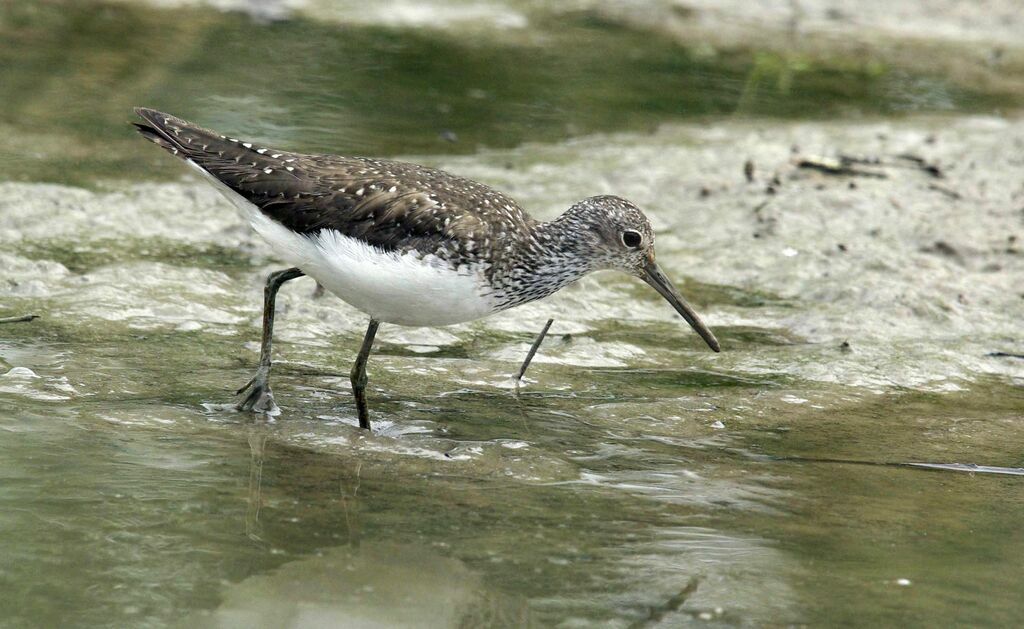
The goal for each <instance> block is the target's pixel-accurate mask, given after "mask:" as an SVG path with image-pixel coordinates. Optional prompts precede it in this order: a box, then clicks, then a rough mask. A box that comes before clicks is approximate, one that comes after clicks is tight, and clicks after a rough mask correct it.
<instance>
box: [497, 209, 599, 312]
mask: <svg viewBox="0 0 1024 629" xmlns="http://www.w3.org/2000/svg"><path fill="white" fill-rule="evenodd" d="M567 214H568V213H566V214H563V215H562V216H560V217H559V218H557V219H555V220H553V221H550V222H547V223H536V224H534V225H533V229H532V230H531V232H530V233H529V235H528V236H527V237H525V238H523V240H522V241H520V243H519V245H518V246H517V247H516V248H515V252H514V253H513V255H511V256H509V258H508V264H507V265H505V268H504V269H503V273H502V279H501V281H500V283H499V286H500V287H501V288H500V289H499V290H498V291H497V294H496V296H497V297H498V303H499V309H500V310H504V309H505V308H511V307H512V306H518V305H520V304H524V303H527V302H531V301H535V300H537V299H543V298H544V297H547V296H549V295H551V294H553V293H555V292H557V291H558V290H560V289H562V288H564V287H565V286H568V285H569V284H572V283H573V282H575V281H576V280H578V279H580V278H581V277H583V276H584V275H586V274H587V273H590V272H591V271H594V270H596V268H593V264H592V257H591V256H590V255H588V253H589V249H588V247H587V246H586V241H584V240H583V239H581V237H580V236H581V234H580V233H579V230H577V229H575V227H574V224H573V221H572V218H571V217H570V216H567Z"/></svg>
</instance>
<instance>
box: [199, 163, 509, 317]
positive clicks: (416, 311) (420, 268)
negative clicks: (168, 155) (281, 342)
mask: <svg viewBox="0 0 1024 629" xmlns="http://www.w3.org/2000/svg"><path fill="white" fill-rule="evenodd" d="M190 163H191V162H190ZM192 165H193V166H195V168H196V169H197V170H198V171H200V172H202V173H203V175H204V176H205V177H206V178H207V179H209V180H211V181H212V182H214V184H215V185H216V186H217V188H218V189H219V190H220V191H221V192H222V193H223V194H224V195H225V196H226V197H227V198H228V199H229V200H230V201H231V202H232V203H233V204H234V205H235V206H236V207H237V208H238V209H239V210H240V211H241V212H242V215H243V216H244V217H245V218H246V219H247V220H248V221H249V223H250V224H251V225H252V227H253V229H255V230H256V232H257V233H258V234H259V235H260V236H262V237H263V238H264V239H265V240H266V241H267V242H268V243H269V244H270V246H271V248H272V249H273V250H274V252H275V253H276V254H277V255H279V256H281V258H283V259H284V260H285V261H286V262H288V263H289V264H292V265H294V266H297V267H299V268H300V269H302V271H303V272H304V273H305V274H306V275H309V276H310V277H312V278H313V279H315V280H316V281H318V282H320V284H321V285H322V286H323V287H324V288H326V289H327V290H329V291H331V292H332V293H334V294H335V295H337V296H338V297H340V298H341V299H343V300H344V301H346V302H347V303H349V304H351V305H352V306H354V307H356V308H358V309H359V310H361V311H363V312H365V313H366V314H368V315H369V316H370V317H372V318H374V319H376V320H378V321H382V322H386V323H396V324H398V325H407V326H439V325H450V324H453V323H462V322H464V321H472V320H474V319H479V318H480V317H484V316H486V315H488V314H491V313H492V312H494V302H493V300H492V299H491V298H490V297H489V293H490V291H488V290H487V284H486V282H485V278H484V277H483V274H482V273H481V272H480V269H475V270H474V269H470V268H463V269H460V270H458V271H455V270H453V269H451V267H449V266H448V265H447V264H446V263H444V262H443V261H442V260H439V259H438V258H436V257H434V256H431V255H428V256H418V255H415V254H412V253H407V254H404V255H403V254H398V253H395V252H386V251H383V250H381V249H378V248H377V247H373V246H370V245H367V244H366V243H364V242H362V241H360V240H357V239H355V238H349V237H348V236H345V235H342V234H341V233H339V232H337V231H334V230H331V229H324V230H321V231H320V233H319V234H315V235H309V236H303V235H300V234H296V233H295V232H293V231H291V230H289V229H288V228H286V227H285V226H283V225H281V224H280V223H278V222H276V221H274V220H273V219H271V218H269V217H267V216H265V215H264V214H263V213H262V212H260V210H259V208H257V207H256V206H255V205H253V204H252V203H250V202H249V201H247V200H246V199H245V198H243V197H242V196H241V195H239V194H238V193H236V192H234V191H233V190H231V189H230V188H228V187H227V186H225V185H224V184H222V183H221V182H220V181H218V180H217V179H216V178H214V177H213V176H212V175H210V174H209V173H207V172H206V171H205V170H203V169H202V168H200V167H198V166H196V165H195V164H192Z"/></svg>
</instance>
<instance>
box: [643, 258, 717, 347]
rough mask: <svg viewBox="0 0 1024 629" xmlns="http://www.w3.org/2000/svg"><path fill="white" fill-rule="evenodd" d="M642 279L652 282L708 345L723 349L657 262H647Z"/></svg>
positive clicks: (652, 285) (653, 286)
mask: <svg viewBox="0 0 1024 629" xmlns="http://www.w3.org/2000/svg"><path fill="white" fill-rule="evenodd" d="M642 279H643V280H644V281H645V282H647V283H648V284H650V285H651V287H652V288H654V290H656V291H658V294H659V295H661V296H662V297H664V298H665V300H666V301H667V302H668V303H670V304H672V307H673V308H675V309H676V312H678V313H679V314H680V315H681V316H682V317H683V318H684V319H686V322H687V323H689V324H690V327H692V328H693V329H694V331H695V332H696V333H697V334H699V335H700V337H701V338H702V339H704V342H705V343H707V344H708V347H710V348H711V349H713V350H714V351H716V352H720V351H722V348H721V346H720V345H719V344H718V339H716V338H715V335H714V334H712V333H711V330H709V329H708V326H706V325H704V322H703V321H701V320H700V317H698V316H697V313H696V312H694V310H693V308H691V307H690V304H688V303H686V300H685V299H683V296H682V295H680V294H679V291H677V290H676V287H675V286H673V285H672V282H670V281H669V280H668V278H667V277H665V274H664V273H662V272H661V268H660V267H659V266H658V264H657V263H656V262H654V261H653V260H652V261H650V262H649V263H647V266H645V267H644V274H643V276H642Z"/></svg>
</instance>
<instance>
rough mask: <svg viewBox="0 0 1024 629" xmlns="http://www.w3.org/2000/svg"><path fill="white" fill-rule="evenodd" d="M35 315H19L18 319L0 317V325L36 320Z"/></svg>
mask: <svg viewBox="0 0 1024 629" xmlns="http://www.w3.org/2000/svg"><path fill="white" fill-rule="evenodd" d="M38 318H39V315H37V314H28V315H21V316H20V317H0V323H21V322H22V321H31V320H33V319H38Z"/></svg>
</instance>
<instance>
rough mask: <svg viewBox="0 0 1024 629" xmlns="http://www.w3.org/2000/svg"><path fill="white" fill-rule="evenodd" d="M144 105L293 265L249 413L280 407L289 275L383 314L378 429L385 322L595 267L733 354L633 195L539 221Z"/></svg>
mask: <svg viewBox="0 0 1024 629" xmlns="http://www.w3.org/2000/svg"><path fill="white" fill-rule="evenodd" d="M134 111H135V113H136V114H137V115H138V116H139V117H140V118H141V119H142V122H133V123H132V124H134V126H135V128H136V130H137V131H138V132H139V133H140V134H142V136H143V137H144V138H145V139H147V140H150V141H152V142H154V143H155V144H157V145H158V146H160V147H161V148H163V149H165V150H167V151H168V152H169V153H171V154H173V155H175V156H177V157H178V158H181V159H183V160H184V161H185V163H187V164H188V165H189V166H190V167H192V168H193V169H195V170H196V171H197V172H198V173H199V174H200V175H201V176H202V177H203V178H204V179H206V180H208V181H209V182H211V183H212V184H213V185H214V186H215V187H216V188H217V189H218V190H219V191H220V192H221V193H223V194H224V196H226V197H227V199H228V200H229V201H230V202H231V203H232V204H233V205H234V206H235V207H236V208H237V209H238V211H239V213H240V214H241V216H242V218H243V219H244V220H245V221H247V222H248V223H249V224H250V225H251V227H252V228H253V229H254V230H255V231H256V233H257V234H259V235H260V236H261V237H262V238H263V239H264V240H266V241H267V243H268V244H269V245H270V248H271V249H272V250H273V251H274V253H275V254H277V256H279V257H280V258H281V259H283V260H285V261H286V262H287V263H289V264H291V265H292V266H290V267H288V268H285V269H282V270H279V271H274V272H272V273H270V274H269V276H268V277H267V280H266V284H265V286H264V303H263V336H262V343H261V348H260V360H259V365H258V367H257V369H256V373H255V375H254V376H253V377H252V378H251V379H250V380H249V381H248V382H247V383H246V384H245V386H243V387H241V388H240V389H239V390H238V391H237V392H236V395H239V396H241V395H243V394H245V398H244V399H242V401H240V402H239V403H238V404H237V405H236V408H237V409H238V410H242V411H252V412H256V413H263V414H268V415H274V414H277V413H280V409H279V407H278V406H277V404H276V403H275V401H274V397H273V391H272V390H271V388H270V368H271V348H272V340H273V330H274V309H275V300H276V296H277V292H278V290H279V289H280V288H281V286H282V285H283V284H284V283H286V282H288V281H290V280H293V279H295V278H298V277H302V276H304V275H305V276H309V277H312V278H313V279H315V280H316V281H317V282H318V283H319V284H320V285H321V286H323V287H324V288H325V289H326V290H327V291H329V292H331V293H333V294H334V295H336V296H338V297H339V298H341V299H342V300H343V301H344V302H346V303H348V304H349V305H351V306H353V307H355V308H356V309H358V310H360V311H362V312H363V313H365V314H366V315H367V316H368V317H369V323H368V325H367V328H366V333H365V334H364V336H363V342H362V344H361V346H360V348H359V352H358V354H357V356H356V360H355V363H354V364H353V366H352V370H351V373H350V380H351V384H352V392H353V397H354V398H355V402H356V410H357V414H358V418H359V426H360V427H361V428H365V429H368V430H369V429H370V417H369V408H368V405H367V401H366V385H367V375H366V364H367V360H368V358H369V355H370V350H371V348H372V347H373V342H374V339H375V337H376V334H377V330H378V328H379V326H380V324H381V323H388V324H396V325H400V326H414V327H422V326H430V327H436V326H445V325H451V324H456V323H463V322H467V321H473V320H476V319H480V318H482V317H486V316H488V315H491V314H494V313H496V312H501V311H503V310H507V309H509V308H514V307H516V306H520V305H522V304H526V303H530V302H532V301H536V300H538V299H542V298H544V297H548V296H549V295H551V294H553V293H555V292H557V291H558V290H560V289H562V288H564V287H565V286H567V285H569V284H572V283H573V282H575V281H577V280H579V279H580V278H582V277H583V276H585V275H587V274H588V273H591V272H594V271H599V270H607V269H612V270H618V271H622V272H625V273H627V274H629V275H632V276H635V277H637V278H640V279H641V280H643V281H644V282H646V283H647V284H649V285H650V286H651V287H653V288H654V290H656V291H657V292H658V293H659V294H660V295H661V296H662V297H663V298H664V299H665V300H666V301H668V303H669V304H671V305H672V307H673V308H674V309H675V310H676V311H677V312H678V313H679V314H680V315H681V316H682V317H683V319H685V320H686V322H687V323H689V324H690V326H691V327H692V328H693V329H694V331H696V333H697V334H698V335H700V337H701V338H702V339H704V341H705V343H707V345H708V347H710V348H711V349H712V350H713V351H715V352H719V351H721V347H720V345H719V342H718V340H717V339H716V338H715V335H714V334H713V333H712V332H711V330H710V329H709V328H708V327H707V326H706V325H705V324H704V322H703V321H702V320H701V318H700V317H699V316H698V315H697V313H696V312H695V311H694V309H693V308H692V307H691V306H690V305H689V304H688V303H687V302H686V300H685V299H683V297H682V296H681V295H680V294H679V291H678V290H677V289H676V288H675V286H674V285H673V284H672V282H671V281H670V280H669V279H668V277H667V276H666V275H665V273H664V272H663V271H662V269H661V267H660V266H659V265H658V263H657V262H656V260H655V251H654V230H653V229H652V227H651V223H650V221H649V220H648V219H647V217H646V216H645V215H644V213H643V212H642V211H641V210H640V208H638V207H637V206H636V205H635V204H633V203H632V202H630V201H628V200H626V199H624V198H621V197H618V196H613V195H600V196H592V197H588V198H585V199H583V200H581V201H579V202H577V203H575V204H573V205H572V206H571V207H570V208H569V209H567V210H566V211H565V212H564V213H562V214H561V215H560V216H559V217H557V218H555V219H554V220H551V221H539V220H536V219H534V218H533V217H532V216H530V215H529V214H528V213H527V212H526V211H525V210H524V209H523V208H522V207H521V206H520V205H519V204H518V203H517V202H516V201H515V200H513V199H512V198H511V197H509V196H507V195H505V194H503V193H502V192H499V191H497V190H495V189H494V188H491V187H489V186H487V185H484V184H482V183H478V182H476V181H472V180H470V179H466V178H463V177H459V176H456V175H453V174H451V173H448V172H445V171H443V170H439V169H434V168H428V167H426V166H420V165H417V164H413V163H408V162H401V161H393V160H387V159H376V158H368V157H342V156H339V155H319V154H318V155H312V154H303V153H297V152H291V151H286V150H279V149H274V148H270V147H266V146H261V145H259V144H258V143H254V142H249V141H245V140H239V139H237V138H235V137H231V136H227V135H223V134H221V133H218V132H216V131H212V130H209V129H205V128H203V127H201V126H199V125H196V124H193V123H191V122H188V121H186V120H183V119H181V118H178V117H175V116H173V115H171V114H167V113H163V112H160V111H156V110H154V109H149V108H145V107H136V108H135V109H134ZM550 323H551V322H550V321H549V322H548V325H546V326H545V328H544V331H543V333H542V334H541V336H540V337H538V339H537V341H535V343H534V346H533V347H532V348H531V351H530V354H529V356H528V358H527V360H526V362H525V363H524V365H523V367H522V369H521V370H520V376H521V375H522V373H523V372H524V371H525V369H526V366H527V365H528V364H529V360H530V359H532V358H533V354H534V353H535V352H536V351H537V347H538V346H539V345H540V342H541V340H542V339H543V336H544V334H546V333H547V330H548V328H550Z"/></svg>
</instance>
